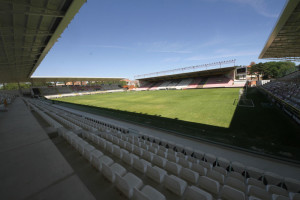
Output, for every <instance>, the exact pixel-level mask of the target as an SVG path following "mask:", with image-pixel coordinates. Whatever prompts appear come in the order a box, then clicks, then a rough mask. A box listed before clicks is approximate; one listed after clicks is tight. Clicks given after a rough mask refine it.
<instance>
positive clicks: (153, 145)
mask: <svg viewBox="0 0 300 200" xmlns="http://www.w3.org/2000/svg"><path fill="white" fill-rule="evenodd" d="M151 146H152V147H154V148H156V149H158V147H159V145H158V144H156V143H152V145H151Z"/></svg>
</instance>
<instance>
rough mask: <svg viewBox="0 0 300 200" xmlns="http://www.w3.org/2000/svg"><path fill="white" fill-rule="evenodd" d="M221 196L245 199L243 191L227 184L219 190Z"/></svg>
mask: <svg viewBox="0 0 300 200" xmlns="http://www.w3.org/2000/svg"><path fill="white" fill-rule="evenodd" d="M221 198H222V199H223V200H246V196H245V193H244V192H241V191H239V190H237V189H235V188H232V187H230V186H228V185H224V186H223V188H222V191H221Z"/></svg>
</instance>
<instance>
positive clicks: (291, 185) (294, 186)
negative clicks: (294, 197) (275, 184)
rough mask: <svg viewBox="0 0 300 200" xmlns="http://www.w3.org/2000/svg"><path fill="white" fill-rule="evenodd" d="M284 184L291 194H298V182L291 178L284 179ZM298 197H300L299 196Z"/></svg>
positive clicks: (299, 184) (299, 188) (299, 183)
mask: <svg viewBox="0 0 300 200" xmlns="http://www.w3.org/2000/svg"><path fill="white" fill-rule="evenodd" d="M284 184H285V185H286V187H287V189H288V190H289V191H291V192H295V193H297V192H298V193H300V181H299V180H296V179H292V178H285V179H284ZM299 196H300V195H299Z"/></svg>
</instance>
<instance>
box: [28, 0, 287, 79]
mask: <svg viewBox="0 0 300 200" xmlns="http://www.w3.org/2000/svg"><path fill="white" fill-rule="evenodd" d="M285 2H286V1H285V0H101V1H99V0H88V1H87V3H85V4H84V5H83V7H82V8H81V9H80V11H79V13H77V15H76V16H75V18H74V19H73V21H72V22H71V23H70V24H69V26H68V27H67V28H66V30H65V31H64V33H63V34H62V35H61V38H60V39H59V40H58V42H57V43H56V44H55V45H54V46H53V48H52V49H51V50H50V51H49V53H48V55H47V56H46V57H45V59H44V60H43V62H42V63H41V64H40V66H39V67H38V69H37V70H36V71H35V73H34V75H33V76H88V77H126V78H130V79H133V77H134V75H140V74H145V73H151V72H157V71H164V70H169V69H175V68H180V67H188V66H193V65H199V64H205V63H212V62H216V61H223V60H230V59H236V60H237V61H236V64H237V65H248V64H250V62H251V61H255V62H265V60H258V55H259V54H260V52H261V50H262V48H263V47H264V45H265V42H266V41H267V39H268V37H269V35H270V33H271V31H272V30H273V28H274V26H275V24H276V22H277V19H278V17H279V15H280V13H281V11H282V9H283V7H284V5H285Z"/></svg>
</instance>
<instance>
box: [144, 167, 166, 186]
mask: <svg viewBox="0 0 300 200" xmlns="http://www.w3.org/2000/svg"><path fill="white" fill-rule="evenodd" d="M146 175H147V177H149V178H151V179H152V180H154V181H156V182H158V183H162V182H163V181H164V179H165V176H166V175H167V172H166V170H164V169H161V168H159V167H157V166H154V167H151V166H148V167H147V171H146Z"/></svg>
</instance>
